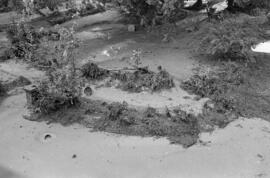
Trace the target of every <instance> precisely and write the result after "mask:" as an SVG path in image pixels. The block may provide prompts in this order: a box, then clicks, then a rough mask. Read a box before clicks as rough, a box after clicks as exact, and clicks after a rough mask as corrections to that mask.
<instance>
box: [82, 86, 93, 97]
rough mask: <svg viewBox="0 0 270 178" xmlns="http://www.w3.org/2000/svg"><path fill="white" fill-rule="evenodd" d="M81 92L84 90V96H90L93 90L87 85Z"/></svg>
mask: <svg viewBox="0 0 270 178" xmlns="http://www.w3.org/2000/svg"><path fill="white" fill-rule="evenodd" d="M83 92H84V94H85V95H86V96H91V95H92V94H93V90H92V88H91V87H89V86H87V87H85V88H84V90H83Z"/></svg>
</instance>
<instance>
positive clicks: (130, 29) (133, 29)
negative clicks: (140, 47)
mask: <svg viewBox="0 0 270 178" xmlns="http://www.w3.org/2000/svg"><path fill="white" fill-rule="evenodd" d="M128 31H129V32H135V31H136V27H135V25H133V24H130V25H128Z"/></svg>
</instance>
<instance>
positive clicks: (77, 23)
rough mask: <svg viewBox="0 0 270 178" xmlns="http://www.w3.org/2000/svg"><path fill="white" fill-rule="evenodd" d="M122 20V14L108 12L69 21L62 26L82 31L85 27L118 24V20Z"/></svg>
mask: <svg viewBox="0 0 270 178" xmlns="http://www.w3.org/2000/svg"><path fill="white" fill-rule="evenodd" d="M119 19H121V14H119V12H118V11H115V10H114V11H113V10H108V11H106V12H103V13H98V14H95V15H89V16H85V17H82V18H78V19H74V20H71V21H68V22H66V23H64V24H62V25H61V26H63V27H67V28H69V27H72V26H74V28H75V30H76V31H77V30H80V29H82V28H85V27H89V26H92V25H94V24H96V23H101V22H116V21H117V20H119Z"/></svg>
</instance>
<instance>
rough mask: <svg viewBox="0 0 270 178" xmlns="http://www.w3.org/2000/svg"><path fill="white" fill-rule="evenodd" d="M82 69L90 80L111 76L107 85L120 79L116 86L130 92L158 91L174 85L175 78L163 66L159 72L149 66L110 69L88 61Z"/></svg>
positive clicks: (83, 73) (84, 75)
mask: <svg viewBox="0 0 270 178" xmlns="http://www.w3.org/2000/svg"><path fill="white" fill-rule="evenodd" d="M130 70H131V71H130ZM81 71H82V76H83V77H85V78H86V79H89V80H100V79H105V78H110V80H109V81H107V83H106V85H107V86H112V85H113V83H114V81H119V83H118V84H117V85H116V87H117V88H120V89H122V90H123V91H128V92H136V93H139V92H142V91H144V90H149V91H151V92H156V91H161V90H164V89H170V88H173V87H174V81H173V78H172V77H171V76H170V74H169V73H168V72H167V71H165V70H163V69H161V68H160V69H159V72H157V73H155V72H152V71H150V70H149V69H148V68H147V67H137V68H132V69H123V70H118V71H110V70H106V69H103V68H100V67H98V66H97V65H96V64H94V63H86V64H85V65H83V66H82V69H81Z"/></svg>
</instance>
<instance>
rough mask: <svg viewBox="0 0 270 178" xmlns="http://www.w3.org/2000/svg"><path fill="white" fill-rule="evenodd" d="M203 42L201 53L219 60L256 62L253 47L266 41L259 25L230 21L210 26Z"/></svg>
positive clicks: (247, 21)
mask: <svg viewBox="0 0 270 178" xmlns="http://www.w3.org/2000/svg"><path fill="white" fill-rule="evenodd" d="M204 30H205V31H207V33H205V34H204V37H203V38H202V40H201V45H200V48H199V51H201V52H203V53H204V54H207V55H211V56H214V57H216V58H218V59H226V60H235V61H245V62H250V61H252V62H254V60H255V56H254V55H253V53H252V52H251V47H252V46H253V45H255V44H258V42H260V41H261V40H263V39H264V32H263V31H262V29H261V28H260V26H259V24H258V23H256V22H254V21H253V22H252V21H251V20H250V19H244V20H243V21H242V22H238V21H236V20H232V19H228V20H225V21H223V22H221V23H217V24H215V23H212V24H209V27H207V28H206V29H204Z"/></svg>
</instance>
